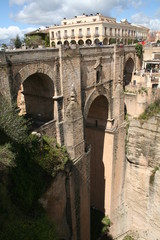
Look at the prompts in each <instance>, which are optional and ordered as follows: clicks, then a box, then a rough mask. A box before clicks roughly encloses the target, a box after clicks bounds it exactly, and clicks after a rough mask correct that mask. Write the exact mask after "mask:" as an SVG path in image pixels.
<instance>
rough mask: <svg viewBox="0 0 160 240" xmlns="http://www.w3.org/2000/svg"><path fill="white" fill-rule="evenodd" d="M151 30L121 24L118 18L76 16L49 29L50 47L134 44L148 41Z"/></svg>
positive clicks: (98, 15) (126, 22)
mask: <svg viewBox="0 0 160 240" xmlns="http://www.w3.org/2000/svg"><path fill="white" fill-rule="evenodd" d="M148 31H149V29H148V28H146V27H143V26H137V25H133V24H131V23H129V22H128V21H127V20H126V19H124V20H121V21H120V22H117V21H116V18H111V17H105V16H103V15H102V14H100V13H97V15H93V14H91V15H86V14H83V15H82V16H75V18H73V19H65V18H64V20H62V21H61V25H55V26H51V27H49V35H50V46H57V45H58V44H64V45H69V44H79V45H91V44H96V45H97V44H99V43H100V44H103V45H108V44H112V43H122V44H132V43H134V41H135V40H137V39H140V40H142V41H143V40H145V39H147V35H148Z"/></svg>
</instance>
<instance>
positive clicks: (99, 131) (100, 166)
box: [85, 95, 108, 239]
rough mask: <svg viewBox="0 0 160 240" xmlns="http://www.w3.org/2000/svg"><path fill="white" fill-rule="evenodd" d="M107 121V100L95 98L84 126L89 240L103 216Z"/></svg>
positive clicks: (103, 97) (92, 237) (100, 97)
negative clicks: (87, 152)
mask: <svg viewBox="0 0 160 240" xmlns="http://www.w3.org/2000/svg"><path fill="white" fill-rule="evenodd" d="M107 119H108V100H107V98H106V97H105V96H103V95H100V96H97V97H96V98H95V100H94V101H93V102H92V104H91V105H90V108H89V112H88V115H87V119H86V125H85V140H86V147H87V146H88V145H89V146H91V160H90V207H91V239H94V234H95V226H99V227H98V228H97V232H98V231H99V230H100V229H101V224H102V223H101V221H102V218H103V217H104V215H105V168H104V162H103V157H104V156H103V154H104V141H105V129H106V124H107ZM97 238H98V235H97ZM97 238H95V239H97Z"/></svg>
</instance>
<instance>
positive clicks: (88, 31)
mask: <svg viewBox="0 0 160 240" xmlns="http://www.w3.org/2000/svg"><path fill="white" fill-rule="evenodd" d="M90 35H91V32H90V28H87V36H90Z"/></svg>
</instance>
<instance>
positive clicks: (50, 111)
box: [15, 64, 56, 122]
mask: <svg viewBox="0 0 160 240" xmlns="http://www.w3.org/2000/svg"><path fill="white" fill-rule="evenodd" d="M15 79H16V83H18V84H17V89H16V92H17V96H16V100H17V106H18V107H19V108H20V114H22V115H23V114H27V115H28V116H29V117H32V118H33V119H35V120H36V121H37V120H38V121H42V122H47V121H50V120H52V119H53V118H54V103H53V96H54V95H55V90H56V89H55V86H56V85H55V79H56V74H55V71H53V69H51V67H50V66H49V65H47V64H33V65H32V66H30V65H27V66H26V67H24V68H22V69H21V70H20V71H19V72H18V74H17V75H16V77H15Z"/></svg>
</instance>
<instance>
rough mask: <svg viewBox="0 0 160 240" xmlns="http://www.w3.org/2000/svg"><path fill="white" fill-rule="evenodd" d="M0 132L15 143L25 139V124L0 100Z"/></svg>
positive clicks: (22, 141)
mask: <svg viewBox="0 0 160 240" xmlns="http://www.w3.org/2000/svg"><path fill="white" fill-rule="evenodd" d="M0 131H1V132H3V133H4V134H5V135H6V136H7V137H8V138H10V139H11V140H12V141H15V142H17V143H24V142H26V139H27V122H26V120H25V119H24V118H23V117H20V116H19V115H18V113H17V111H16V108H14V107H12V106H11V105H10V103H9V102H8V101H7V100H6V99H0Z"/></svg>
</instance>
